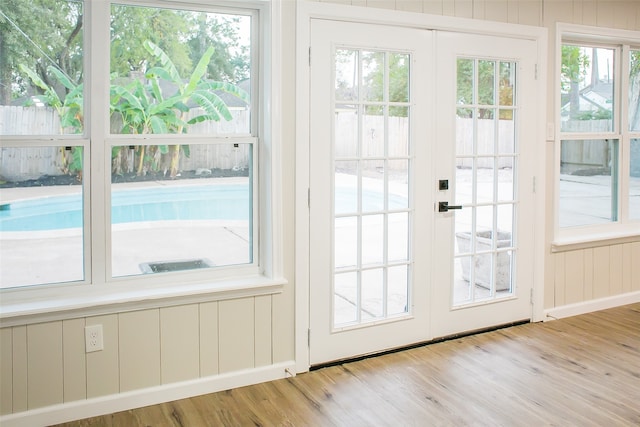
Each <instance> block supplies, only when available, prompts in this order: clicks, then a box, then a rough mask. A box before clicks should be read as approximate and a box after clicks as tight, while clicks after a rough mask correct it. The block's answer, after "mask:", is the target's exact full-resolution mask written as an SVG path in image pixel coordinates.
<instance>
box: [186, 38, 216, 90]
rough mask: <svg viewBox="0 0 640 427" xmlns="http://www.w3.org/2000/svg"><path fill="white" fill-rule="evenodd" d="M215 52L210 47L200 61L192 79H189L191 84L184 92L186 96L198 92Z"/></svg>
mask: <svg viewBox="0 0 640 427" xmlns="http://www.w3.org/2000/svg"><path fill="white" fill-rule="evenodd" d="M213 52H214V49H213V46H209V48H208V49H207V50H206V52H205V53H204V54H203V55H202V57H201V58H200V61H198V65H196V68H195V69H194V70H193V73H191V77H190V78H189V84H188V85H187V87H186V89H185V91H184V94H185V95H189V94H191V93H192V92H193V91H195V90H196V87H197V85H198V82H199V81H200V80H202V77H203V76H204V73H206V72H207V67H208V66H209V62H211V56H212V55H213Z"/></svg>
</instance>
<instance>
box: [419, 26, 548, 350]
mask: <svg viewBox="0 0 640 427" xmlns="http://www.w3.org/2000/svg"><path fill="white" fill-rule="evenodd" d="M436 55H437V58H438V60H437V76H438V77H437V79H438V82H439V84H438V93H437V95H436V97H437V99H438V106H439V108H438V111H437V113H436V114H437V116H436V118H437V125H436V129H437V130H436V132H437V137H436V141H438V143H437V144H434V145H433V147H432V149H433V153H434V154H435V156H436V158H438V159H440V160H439V161H438V162H437V163H436V166H435V170H434V172H435V174H436V177H437V180H438V185H439V183H440V181H441V180H444V181H446V180H449V183H450V185H449V186H448V189H440V187H438V195H437V196H436V202H437V203H438V211H440V210H443V211H447V209H446V208H440V206H439V204H440V202H448V204H449V205H450V206H454V207H455V208H456V209H450V210H449V211H448V212H438V213H437V214H436V216H435V228H434V230H435V239H434V241H435V242H436V245H438V251H436V252H435V253H434V254H435V260H434V261H435V264H436V265H437V266H438V268H436V269H434V270H433V272H432V273H433V287H432V293H431V295H432V301H431V304H430V310H431V316H432V319H433V321H432V329H431V335H432V337H434V338H436V337H442V336H447V335H451V334H455V333H459V332H464V331H470V330H476V329H482V328H487V327H491V326H496V325H501V324H507V323H511V322H516V321H521V320H530V319H531V318H532V289H533V277H534V274H533V259H534V251H533V247H534V245H533V242H534V235H533V232H534V228H533V224H534V220H533V218H534V216H533V212H534V211H535V205H534V200H535V198H534V184H535V183H534V165H535V144H536V140H535V137H534V136H535V135H536V128H535V126H536V120H535V119H534V118H535V116H536V106H537V105H538V104H537V103H538V100H537V94H536V91H535V86H536V85H535V67H536V66H535V58H536V43H535V42H533V41H530V40H520V39H510V38H502V37H490V36H480V35H467V34H458V33H448V32H438V34H437V54H436ZM458 208H459V209H458Z"/></svg>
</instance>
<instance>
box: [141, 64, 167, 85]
mask: <svg viewBox="0 0 640 427" xmlns="http://www.w3.org/2000/svg"><path fill="white" fill-rule="evenodd" d="M144 76H145V77H146V78H148V79H156V78H158V79H163V80H167V81H170V82H171V81H173V77H172V76H171V74H170V73H169V71H168V70H167V69H166V68H163V67H153V68H151V69H149V70H148V71H147V73H146V74H145V75H144Z"/></svg>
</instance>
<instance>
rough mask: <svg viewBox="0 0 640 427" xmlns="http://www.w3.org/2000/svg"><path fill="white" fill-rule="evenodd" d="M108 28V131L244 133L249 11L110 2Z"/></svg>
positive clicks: (247, 102) (246, 129)
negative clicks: (110, 74) (240, 12)
mask: <svg viewBox="0 0 640 427" xmlns="http://www.w3.org/2000/svg"><path fill="white" fill-rule="evenodd" d="M111 32H112V34H111V65H110V67H111V73H112V81H111V85H112V86H111V99H110V107H111V132H112V133H123V134H149V133H154V134H158V133H161V134H167V133H199V134H210V135H211V134H214V135H215V134H223V135H228V134H247V133H250V131H251V125H250V117H249V113H250V108H249V107H250V100H249V93H250V91H251V81H250V71H251V64H250V57H251V44H250V40H251V17H250V16H243V15H229V14H220V13H206V12H195V11H185V10H172V9H164V8H154V7H137V6H124V5H114V6H112V8H111ZM173 173H174V171H172V174H173Z"/></svg>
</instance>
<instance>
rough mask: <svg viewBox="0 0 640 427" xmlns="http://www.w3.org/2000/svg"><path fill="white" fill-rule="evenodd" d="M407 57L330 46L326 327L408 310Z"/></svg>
mask: <svg viewBox="0 0 640 427" xmlns="http://www.w3.org/2000/svg"><path fill="white" fill-rule="evenodd" d="M409 59H410V57H409V55H408V54H405V53H401V52H392V51H381V50H380V51H373V50H366V49H354V48H339V49H336V51H335V80H334V103H333V117H334V129H335V139H334V141H335V142H334V144H335V146H334V159H333V170H334V174H333V193H334V209H333V234H334V236H333V237H334V269H333V292H334V298H333V301H334V305H333V328H344V327H353V326H357V325H359V324H365V323H369V322H372V321H379V320H381V319H386V318H389V317H397V316H401V315H404V314H406V313H408V312H409V297H410V293H409V277H410V274H409V272H410V269H411V266H410V263H411V261H410V251H409V249H408V248H409V240H410V239H409V236H410V233H411V226H410V224H411V215H412V214H411V210H410V205H411V203H410V200H409V191H408V179H409V175H410V167H411V163H410V160H409V154H410V153H409V150H410V149H409V116H410V104H409V102H410V99H409Z"/></svg>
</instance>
